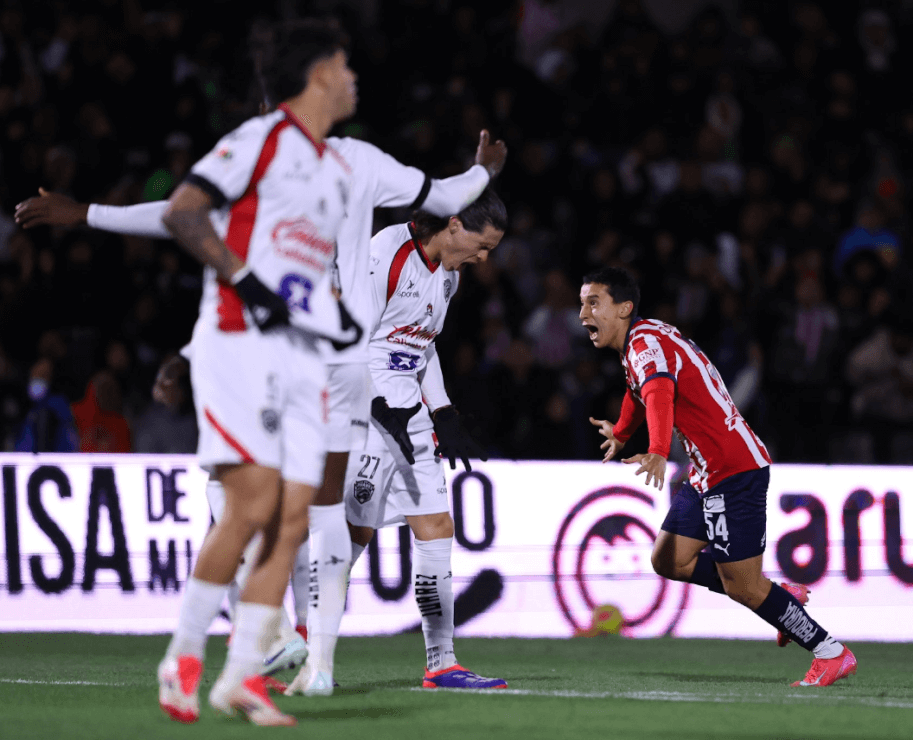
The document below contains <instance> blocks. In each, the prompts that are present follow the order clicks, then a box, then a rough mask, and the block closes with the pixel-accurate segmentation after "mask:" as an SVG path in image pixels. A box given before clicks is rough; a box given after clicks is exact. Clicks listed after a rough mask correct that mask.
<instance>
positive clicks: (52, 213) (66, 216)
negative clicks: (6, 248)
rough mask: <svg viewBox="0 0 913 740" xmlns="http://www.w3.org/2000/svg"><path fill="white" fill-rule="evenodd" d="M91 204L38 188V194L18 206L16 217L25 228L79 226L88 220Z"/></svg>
mask: <svg viewBox="0 0 913 740" xmlns="http://www.w3.org/2000/svg"><path fill="white" fill-rule="evenodd" d="M88 214H89V206H88V205H87V204H86V203H77V202H76V201H75V200H73V199H72V198H70V197H69V196H67V195H61V194H60V193H49V192H48V191H47V190H45V189H44V188H38V195H37V196H36V197H35V198H29V199H28V200H24V201H22V203H20V204H19V205H17V206H16V214H15V219H16V223H17V224H19V225H20V226H21V227H22V228H23V229H31V228H32V227H33V226H79V225H80V224H84V223H85V222H86V218H87V217H88Z"/></svg>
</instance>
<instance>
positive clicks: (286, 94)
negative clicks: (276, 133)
mask: <svg viewBox="0 0 913 740" xmlns="http://www.w3.org/2000/svg"><path fill="white" fill-rule="evenodd" d="M348 48H349V37H348V35H347V34H346V32H345V31H344V30H343V29H342V27H341V26H340V25H339V23H338V22H336V20H334V19H326V20H321V19H317V18H304V19H300V20H295V21H286V22H284V23H279V24H277V25H276V26H275V27H274V39H273V43H272V45H271V47H269V48H267V49H262V50H259V51H258V50H255V51H254V58H255V63H256V65H257V66H258V67H259V72H260V73H261V74H262V82H263V87H264V92H265V93H266V97H267V98H268V102H269V104H270V105H271V106H275V105H277V104H278V103H280V102H282V101H283V100H288V99H289V98H293V97H295V96H296V95H298V94H299V93H300V92H301V91H302V90H304V88H305V87H306V86H307V81H308V75H309V74H310V72H311V68H312V67H313V66H314V63H315V62H317V61H319V60H321V59H328V58H329V57H331V56H333V55H334V54H335V53H336V52H337V51H340V50H342V51H347V50H348Z"/></svg>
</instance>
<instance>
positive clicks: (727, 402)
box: [621, 319, 771, 493]
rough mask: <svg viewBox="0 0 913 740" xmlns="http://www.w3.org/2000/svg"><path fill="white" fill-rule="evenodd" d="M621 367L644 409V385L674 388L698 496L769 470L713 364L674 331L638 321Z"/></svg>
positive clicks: (767, 457)
mask: <svg viewBox="0 0 913 740" xmlns="http://www.w3.org/2000/svg"><path fill="white" fill-rule="evenodd" d="M621 364H622V365H623V366H624V369H625V376H626V379H627V384H628V388H630V389H631V393H632V394H633V395H634V397H635V398H637V400H638V401H640V402H641V403H643V398H642V395H641V389H642V388H643V386H644V384H645V383H648V382H650V381H651V380H654V379H656V378H670V379H671V380H673V381H674V382H675V422H674V424H675V425H674V430H675V433H676V434H677V435H678V438H679V439H680V440H681V442H682V444H683V445H684V448H685V451H686V452H687V453H688V457H690V458H691V463H692V469H691V473H690V477H689V483H690V484H691V485H692V486H693V487H694V489H695V490H697V491H698V492H699V493H706V492H707V490H708V489H709V488H712V487H713V486H715V485H716V484H717V483H719V482H720V481H721V480H723V479H724V478H728V477H729V476H731V475H735V474H736V473H742V472H745V471H746V470H755V469H757V468H763V467H766V466H767V465H770V462H771V460H770V455H769V454H768V453H767V448H766V447H765V446H764V443H763V442H761V440H760V439H759V438H758V437H757V435H756V434H755V433H754V432H753V431H752V430H751V427H749V426H748V424H747V423H746V422H745V419H743V418H742V415H741V414H740V413H739V411H738V409H737V408H736V407H735V404H734V403H733V402H732V398H731V397H730V396H729V391H727V390H726V385H725V383H723V379H722V378H721V377H720V374H719V372H718V371H717V369H716V368H715V367H714V366H713V363H712V362H710V360H709V359H707V355H705V354H704V353H703V352H702V351H701V350H700V349H699V348H698V347H697V345H696V344H694V342H692V341H691V340H689V339H685V338H684V337H683V336H682V335H681V332H680V331H679V330H678V329H676V328H675V327H674V326H671V325H669V324H666V323H663V322H662V321H654V320H652V319H635V320H634V321H633V322H632V323H631V327H630V329H629V330H628V336H627V338H626V340H625V347H624V351H623V352H622V355H621Z"/></svg>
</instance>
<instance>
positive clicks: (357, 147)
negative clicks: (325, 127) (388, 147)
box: [327, 136, 383, 161]
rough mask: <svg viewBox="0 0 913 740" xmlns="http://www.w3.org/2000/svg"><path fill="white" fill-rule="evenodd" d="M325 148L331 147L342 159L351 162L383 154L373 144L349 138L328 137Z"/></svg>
mask: <svg viewBox="0 0 913 740" xmlns="http://www.w3.org/2000/svg"><path fill="white" fill-rule="evenodd" d="M327 146H331V147H333V148H334V149H335V150H336V151H337V152H339V153H340V154H341V155H342V156H343V157H345V158H346V159H349V160H353V161H354V160H356V159H360V158H363V157H372V156H376V155H378V154H383V152H382V151H381V150H380V149H378V148H377V147H376V146H374V144H372V143H370V142H368V141H364V140H363V139H355V138H353V137H351V136H328V137H327Z"/></svg>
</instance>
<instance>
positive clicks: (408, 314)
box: [368, 224, 460, 407]
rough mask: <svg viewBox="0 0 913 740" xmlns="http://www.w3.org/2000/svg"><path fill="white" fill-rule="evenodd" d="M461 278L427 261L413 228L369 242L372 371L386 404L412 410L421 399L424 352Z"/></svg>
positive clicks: (397, 228)
mask: <svg viewBox="0 0 913 740" xmlns="http://www.w3.org/2000/svg"><path fill="white" fill-rule="evenodd" d="M459 280H460V273H459V271H458V270H445V269H444V267H443V265H441V264H440V263H438V262H431V261H430V260H429V259H428V257H427V255H426V254H425V250H424V247H423V246H422V244H421V242H420V241H419V240H418V238H417V237H416V236H415V233H414V232H413V231H412V227H411V224H397V225H395V226H388V227H387V228H386V229H383V230H382V231H379V232H378V233H377V234H376V235H375V236H374V238H373V239H372V240H371V286H372V290H371V297H372V299H373V303H374V306H373V310H374V316H375V322H374V325H373V327H372V331H371V340H370V343H369V344H368V367H369V369H370V371H371V381H372V382H373V383H374V387H375V389H376V390H377V391H378V392H379V394H380V395H382V396H384V397H385V398H386V399H387V404H388V405H390V406H393V407H410V406H414V405H415V404H416V403H418V402H420V401H421V400H422V393H421V388H420V387H419V378H420V377H421V373H422V372H423V371H424V369H425V367H426V364H427V357H426V352H427V351H429V347H431V344H432V342H434V339H435V337H436V336H437V335H438V334H440V332H441V330H442V329H443V328H444V318H445V317H446V316H447V308H448V306H449V305H450V299H451V297H452V296H453V294H454V293H456V289H457V285H458V284H459ZM431 351H433V348H432V350H431Z"/></svg>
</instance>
